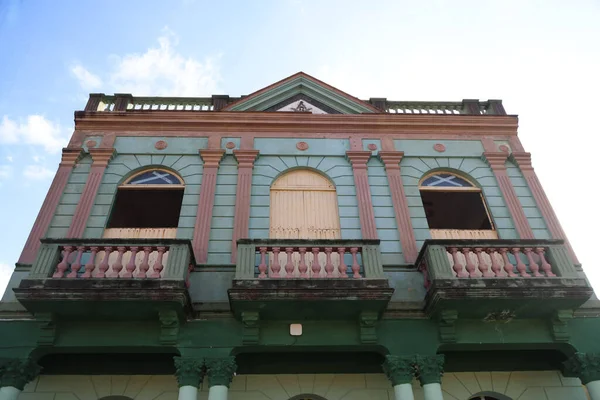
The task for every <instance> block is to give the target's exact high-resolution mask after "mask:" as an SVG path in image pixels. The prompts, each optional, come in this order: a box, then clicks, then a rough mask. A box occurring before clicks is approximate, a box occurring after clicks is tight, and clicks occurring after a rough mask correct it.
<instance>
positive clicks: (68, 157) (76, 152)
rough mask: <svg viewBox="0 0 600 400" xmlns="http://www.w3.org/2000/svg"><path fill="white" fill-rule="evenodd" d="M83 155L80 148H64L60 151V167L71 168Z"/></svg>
mask: <svg viewBox="0 0 600 400" xmlns="http://www.w3.org/2000/svg"><path fill="white" fill-rule="evenodd" d="M82 155H83V149H82V148H81V147H77V148H68V147H65V148H63V149H62V158H61V160H60V165H61V166H66V167H72V166H74V165H75V164H77V161H79V159H80V158H81V156H82Z"/></svg>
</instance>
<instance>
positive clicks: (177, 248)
mask: <svg viewBox="0 0 600 400" xmlns="http://www.w3.org/2000/svg"><path fill="white" fill-rule="evenodd" d="M190 261H191V252H190V247H189V245H187V244H173V245H171V246H169V258H168V260H167V265H166V266H165V273H164V275H163V279H170V280H178V281H179V280H185V279H186V277H187V273H188V268H189V265H190Z"/></svg>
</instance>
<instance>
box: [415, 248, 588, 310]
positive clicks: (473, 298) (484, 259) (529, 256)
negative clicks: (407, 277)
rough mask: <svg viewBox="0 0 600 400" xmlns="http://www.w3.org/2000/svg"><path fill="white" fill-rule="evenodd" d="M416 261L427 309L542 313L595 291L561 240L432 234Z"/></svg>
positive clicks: (573, 303)
mask: <svg viewBox="0 0 600 400" xmlns="http://www.w3.org/2000/svg"><path fill="white" fill-rule="evenodd" d="M416 265H418V267H419V269H420V270H421V271H422V272H423V274H424V276H425V287H426V288H427V295H426V297H425V311H426V312H427V314H428V315H435V314H439V313H440V312H442V311H445V310H455V311H457V312H458V314H459V315H460V316H461V317H474V318H480V317H483V318H495V317H494V316H498V315H504V316H508V315H510V316H517V317H538V316H543V315H547V314H551V313H553V312H555V311H557V310H563V309H572V308H576V307H578V306H580V305H581V304H583V303H584V302H585V301H586V300H588V299H589V298H590V297H591V295H592V293H593V291H592V288H591V287H590V286H589V284H588V283H587V282H586V280H585V279H584V278H583V277H581V276H580V275H579V274H578V272H577V270H576V269H575V267H574V265H573V263H572V262H571V260H570V258H569V255H568V252H567V249H566V247H565V246H564V244H563V242H562V241H559V240H456V239H449V240H428V241H426V242H425V244H424V245H423V248H422V249H421V252H420V254H419V257H418V259H417V263H416Z"/></svg>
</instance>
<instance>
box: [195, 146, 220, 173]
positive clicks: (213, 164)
mask: <svg viewBox="0 0 600 400" xmlns="http://www.w3.org/2000/svg"><path fill="white" fill-rule="evenodd" d="M199 153H200V158H202V161H203V162H204V168H218V167H219V163H220V162H221V159H222V158H223V156H224V155H225V150H223V149H204V150H200V151H199Z"/></svg>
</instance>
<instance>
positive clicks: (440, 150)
mask: <svg viewBox="0 0 600 400" xmlns="http://www.w3.org/2000/svg"><path fill="white" fill-rule="evenodd" d="M433 149H434V150H435V151H437V152H438V153H443V152H445V151H446V146H444V145H443V144H441V143H436V144H434V145H433Z"/></svg>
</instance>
